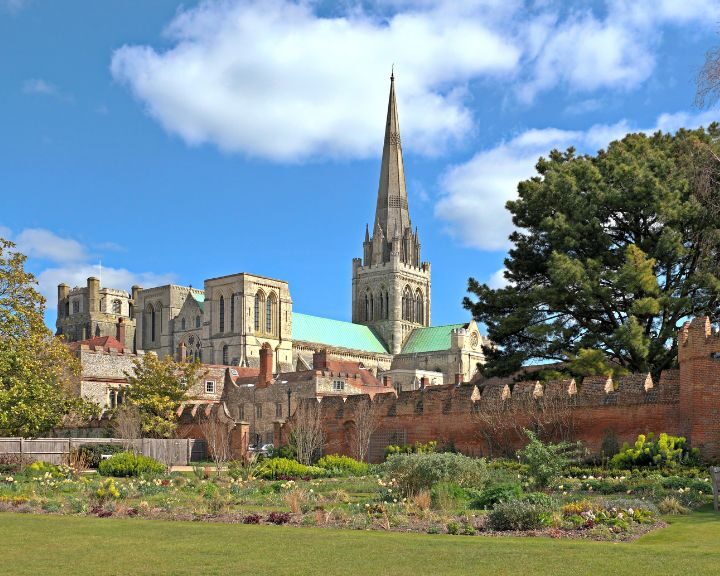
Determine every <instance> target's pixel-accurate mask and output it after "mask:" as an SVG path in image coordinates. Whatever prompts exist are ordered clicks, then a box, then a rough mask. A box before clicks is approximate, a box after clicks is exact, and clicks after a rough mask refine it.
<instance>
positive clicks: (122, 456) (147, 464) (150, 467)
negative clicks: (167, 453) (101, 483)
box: [98, 452, 165, 477]
mask: <svg viewBox="0 0 720 576" xmlns="http://www.w3.org/2000/svg"><path fill="white" fill-rule="evenodd" d="M164 471H165V466H164V465H163V464H161V463H160V462H158V461H157V460H155V459H154V458H150V457H148V456H143V455H142V454H133V453H132V452H120V453H119V454H115V455H114V456H111V457H110V458H108V459H107V460H103V461H102V462H100V466H98V472H99V473H100V474H101V475H102V476H115V477H123V476H145V475H152V474H162V473H163V472H164Z"/></svg>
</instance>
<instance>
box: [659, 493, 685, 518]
mask: <svg viewBox="0 0 720 576" xmlns="http://www.w3.org/2000/svg"><path fill="white" fill-rule="evenodd" d="M658 510H659V511H660V513H661V514H672V515H676V514H687V513H688V512H690V510H689V509H687V508H685V506H683V505H682V504H681V503H680V501H679V500H678V499H677V498H675V497H674V496H668V497H666V498H664V499H663V500H662V501H661V502H660V503H659V504H658Z"/></svg>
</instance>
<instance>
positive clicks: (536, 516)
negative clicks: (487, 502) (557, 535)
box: [487, 500, 549, 531]
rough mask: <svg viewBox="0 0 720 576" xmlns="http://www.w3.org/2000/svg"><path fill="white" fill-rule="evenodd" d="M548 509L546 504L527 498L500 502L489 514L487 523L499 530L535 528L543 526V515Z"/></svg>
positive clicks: (491, 527)
mask: <svg viewBox="0 0 720 576" xmlns="http://www.w3.org/2000/svg"><path fill="white" fill-rule="evenodd" d="M548 511H549V510H548V508H547V507H546V506H542V505H540V504H533V503H532V502H528V501H527V500H510V501H509V502H499V503H498V504H496V505H495V508H493V510H492V512H490V514H489V515H488V522H487V525H488V528H490V529H491V530H498V531H506V530H534V529H536V528H540V527H541V526H542V523H543V522H542V519H543V515H544V514H546V513H547V512H548Z"/></svg>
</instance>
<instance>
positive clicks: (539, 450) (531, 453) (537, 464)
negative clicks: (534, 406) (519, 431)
mask: <svg viewBox="0 0 720 576" xmlns="http://www.w3.org/2000/svg"><path fill="white" fill-rule="evenodd" d="M525 434H527V437H528V438H529V439H530V442H528V445H527V446H525V448H523V449H522V450H519V451H518V455H519V456H520V457H521V459H522V460H523V461H525V462H526V463H527V465H528V474H529V475H530V477H531V478H532V480H533V483H534V484H535V485H536V486H538V487H540V488H545V487H546V486H549V485H550V483H551V482H552V481H553V480H555V479H556V478H558V477H559V476H560V474H561V473H562V471H563V469H564V468H565V467H566V466H567V464H568V462H569V460H570V455H571V452H572V451H574V450H575V449H576V447H575V446H573V445H572V444H569V443H567V442H563V443H560V444H551V443H547V444H546V443H543V442H541V441H540V439H539V438H538V437H537V435H536V434H535V433H534V432H532V431H530V430H525Z"/></svg>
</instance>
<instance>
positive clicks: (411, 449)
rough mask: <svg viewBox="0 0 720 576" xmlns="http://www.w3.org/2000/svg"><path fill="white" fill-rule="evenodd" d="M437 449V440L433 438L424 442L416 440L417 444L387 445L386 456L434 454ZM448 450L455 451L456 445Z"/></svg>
mask: <svg viewBox="0 0 720 576" xmlns="http://www.w3.org/2000/svg"><path fill="white" fill-rule="evenodd" d="M436 450H437V442H436V441H435V440H431V441H430V442H426V443H424V444H423V443H422V442H415V444H402V445H397V444H393V445H390V446H386V447H385V458H387V457H388V456H391V455H393V454H432V453H434V452H435V451H436ZM446 451H447V452H455V449H454V446H453V447H452V449H451V450H446Z"/></svg>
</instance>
